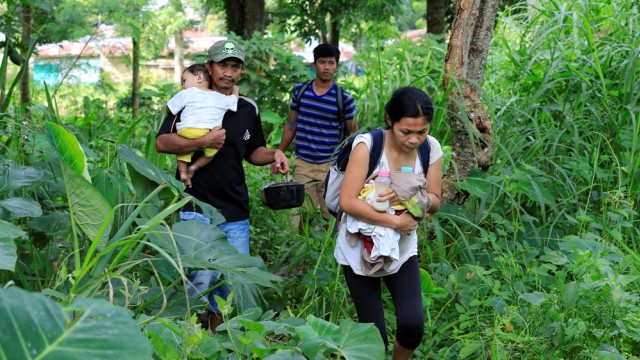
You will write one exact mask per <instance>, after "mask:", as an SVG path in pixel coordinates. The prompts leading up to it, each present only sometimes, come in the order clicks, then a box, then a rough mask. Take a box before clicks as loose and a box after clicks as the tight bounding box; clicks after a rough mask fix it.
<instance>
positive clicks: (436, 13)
mask: <svg viewBox="0 0 640 360" xmlns="http://www.w3.org/2000/svg"><path fill="white" fill-rule="evenodd" d="M448 7H449V0H428V1H427V32H428V33H429V34H436V35H440V34H444V30H445V27H446V23H445V20H444V17H445V15H446V13H447V8H448Z"/></svg>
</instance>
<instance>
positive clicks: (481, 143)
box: [442, 0, 499, 204]
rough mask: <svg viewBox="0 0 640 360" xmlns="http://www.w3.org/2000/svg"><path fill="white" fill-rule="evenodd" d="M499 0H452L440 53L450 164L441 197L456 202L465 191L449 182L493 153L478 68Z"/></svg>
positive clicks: (487, 160)
mask: <svg viewBox="0 0 640 360" xmlns="http://www.w3.org/2000/svg"><path fill="white" fill-rule="evenodd" d="M498 5H499V0H458V2H457V4H456V14H455V19H454V21H453V25H452V26H451V38H450V39H449V47H448V50H447V56H446V59H445V77H444V90H445V91H446V92H450V95H449V100H448V104H447V106H448V108H449V114H451V115H449V122H450V126H451V131H452V135H453V136H452V138H453V149H454V152H453V153H454V156H453V158H454V161H455V166H451V167H450V168H449V170H448V171H447V174H446V175H445V180H444V184H443V189H442V190H443V191H442V193H443V198H444V199H445V201H448V202H453V203H456V204H461V203H462V202H464V200H465V199H466V197H467V195H466V194H464V193H463V192H461V191H459V190H458V189H457V188H456V187H455V185H454V183H455V182H456V181H466V179H467V176H468V174H469V172H470V170H471V169H473V168H476V167H479V168H480V169H482V170H486V169H488V168H489V166H491V161H492V158H493V140H492V135H493V131H492V125H491V119H489V116H488V114H487V111H486V110H485V108H484V105H483V104H482V103H481V101H480V91H481V88H482V83H483V81H484V71H485V65H486V62H487V53H488V51H489V45H490V43H491V36H492V34H493V28H494V26H495V22H496V15H497V12H498Z"/></svg>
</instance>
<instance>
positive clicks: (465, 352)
mask: <svg viewBox="0 0 640 360" xmlns="http://www.w3.org/2000/svg"><path fill="white" fill-rule="evenodd" d="M481 348H482V343H481V342H479V341H471V342H469V343H467V344H465V345H464V346H463V347H462V349H460V353H459V354H458V359H467V358H469V357H470V356H471V355H473V353H475V352H476V351H478V350H480V349H481Z"/></svg>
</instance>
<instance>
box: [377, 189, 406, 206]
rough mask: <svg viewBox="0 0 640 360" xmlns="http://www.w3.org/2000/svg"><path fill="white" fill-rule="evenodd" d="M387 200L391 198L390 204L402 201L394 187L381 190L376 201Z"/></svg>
mask: <svg viewBox="0 0 640 360" xmlns="http://www.w3.org/2000/svg"><path fill="white" fill-rule="evenodd" d="M387 200H389V204H390V205H396V204H398V203H399V202H400V198H399V197H398V194H396V192H395V191H394V190H393V189H392V188H388V189H387V190H385V191H383V192H381V193H380V194H378V197H377V198H376V201H379V202H384V201H387Z"/></svg>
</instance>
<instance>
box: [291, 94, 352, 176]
mask: <svg viewBox="0 0 640 360" xmlns="http://www.w3.org/2000/svg"><path fill="white" fill-rule="evenodd" d="M301 87H302V84H297V85H296V86H295V87H294V89H293V96H292V97H291V106H290V109H292V110H294V109H295V108H296V107H297V104H296V98H297V96H298V91H300V88H301ZM342 93H343V104H344V118H345V120H352V119H353V118H354V116H355V113H356V103H355V100H354V99H353V96H351V94H349V93H348V92H347V91H343V92H342ZM337 104H338V103H337V101H336V84H335V83H334V84H333V86H332V87H331V89H329V91H327V92H326V93H325V94H323V95H321V96H318V95H316V93H315V92H314V91H313V86H311V85H309V86H308V87H307V89H306V91H305V92H304V94H302V97H301V98H300V107H299V109H298V120H297V129H296V155H297V156H298V157H299V158H300V159H302V160H304V161H307V162H310V163H313V164H322V163H326V162H329V161H330V160H331V155H333V152H334V151H335V149H336V146H338V144H340V141H341V140H342V138H341V136H342V133H341V132H342V126H344V124H341V123H340V119H339V118H338V105H337Z"/></svg>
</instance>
